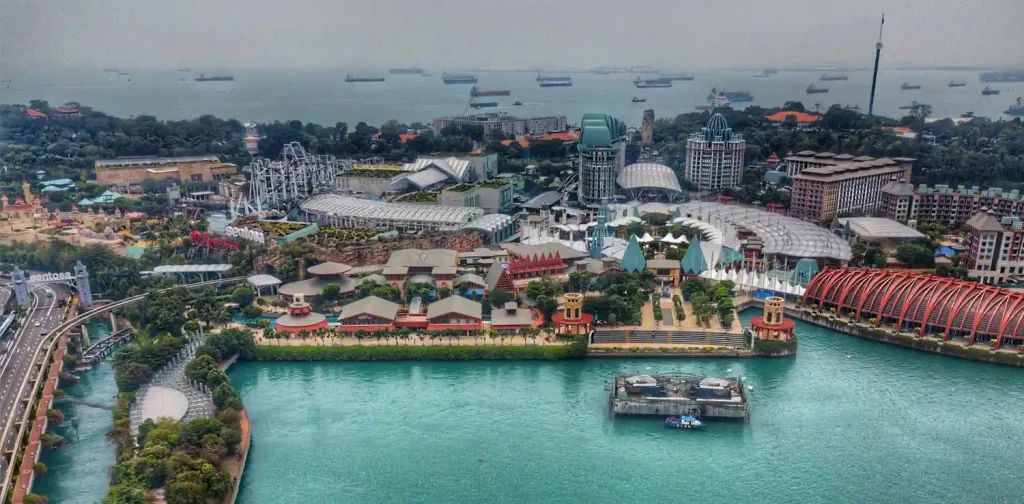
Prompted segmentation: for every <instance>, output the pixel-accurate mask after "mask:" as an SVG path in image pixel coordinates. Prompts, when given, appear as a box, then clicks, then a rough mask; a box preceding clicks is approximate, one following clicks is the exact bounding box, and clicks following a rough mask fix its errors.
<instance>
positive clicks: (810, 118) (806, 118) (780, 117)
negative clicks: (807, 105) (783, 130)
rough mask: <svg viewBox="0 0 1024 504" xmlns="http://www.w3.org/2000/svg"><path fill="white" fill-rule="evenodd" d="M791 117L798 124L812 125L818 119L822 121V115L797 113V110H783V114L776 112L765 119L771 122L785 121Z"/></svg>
mask: <svg viewBox="0 0 1024 504" xmlns="http://www.w3.org/2000/svg"><path fill="white" fill-rule="evenodd" d="M789 116H793V117H795V118H796V122H798V123H812V122H814V121H817V120H818V119H821V116H820V115H815V114H808V113H806V112H797V111H795V110H783V111H781V112H776V113H774V114H772V115H769V116H765V119H768V120H769V121H785V120H786V118H787V117H789Z"/></svg>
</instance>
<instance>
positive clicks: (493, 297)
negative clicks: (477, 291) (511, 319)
mask: <svg viewBox="0 0 1024 504" xmlns="http://www.w3.org/2000/svg"><path fill="white" fill-rule="evenodd" d="M513 299H514V298H513V297H512V293H511V292H509V291H507V290H504V289H494V290H492V291H491V292H489V293H488V294H487V302H488V303H490V304H491V306H495V307H498V308H501V307H503V306H505V303H507V302H509V301H512V300H513Z"/></svg>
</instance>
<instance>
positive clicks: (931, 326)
mask: <svg viewBox="0 0 1024 504" xmlns="http://www.w3.org/2000/svg"><path fill="white" fill-rule="evenodd" d="M803 303H804V304H805V305H808V306H809V305H811V304H817V305H818V306H819V307H821V309H822V310H823V311H828V310H830V309H831V308H835V309H836V311H837V312H839V313H841V314H843V315H846V314H848V313H850V312H853V319H854V320H855V321H858V322H861V321H865V320H870V319H872V318H874V319H876V320H875V326H876V327H877V326H880V325H881V324H882V323H886V324H897V325H898V326H899V327H902V328H904V330H908V329H909V328H914V327H921V326H924V327H925V331H926V333H927V334H934V335H938V334H942V333H945V335H946V336H945V339H949V337H950V336H961V337H963V336H966V337H967V338H968V344H969V345H972V344H974V342H975V340H980V341H989V340H991V339H996V348H999V346H1001V345H1004V344H1012V345H1019V344H1021V343H1024V293H1020V292H1013V291H1010V290H1007V289H1002V288H999V287H993V286H991V285H985V284H981V283H978V282H966V281H963V280H955V279H952V278H947V277H939V276H934V275H915V274H910V273H905V272H900V271H893V270H872V269H849V268H841V269H830V268H825V269H824V270H822V271H821V272H820V273H818V274H817V275H816V276H815V277H814V278H813V279H812V280H811V282H810V284H808V285H807V292H806V293H805V294H804V297H803Z"/></svg>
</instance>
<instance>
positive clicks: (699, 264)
mask: <svg viewBox="0 0 1024 504" xmlns="http://www.w3.org/2000/svg"><path fill="white" fill-rule="evenodd" d="M679 268H680V269H681V270H682V272H683V274H684V275H691V276H696V275H700V274H701V273H703V272H704V271H705V270H707V269H708V262H707V260H705V259H704V251H703V250H701V247H700V235H699V234H698V235H696V236H694V237H693V241H692V242H691V243H690V246H689V247H687V249H686V253H685V254H683V258H682V260H680V261H679Z"/></svg>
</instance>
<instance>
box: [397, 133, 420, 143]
mask: <svg viewBox="0 0 1024 504" xmlns="http://www.w3.org/2000/svg"><path fill="white" fill-rule="evenodd" d="M418 136H419V135H417V134H416V133H401V134H399V135H398V141H399V142H400V143H405V142H408V141H409V140H412V139H413V138H416V137H418Z"/></svg>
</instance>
